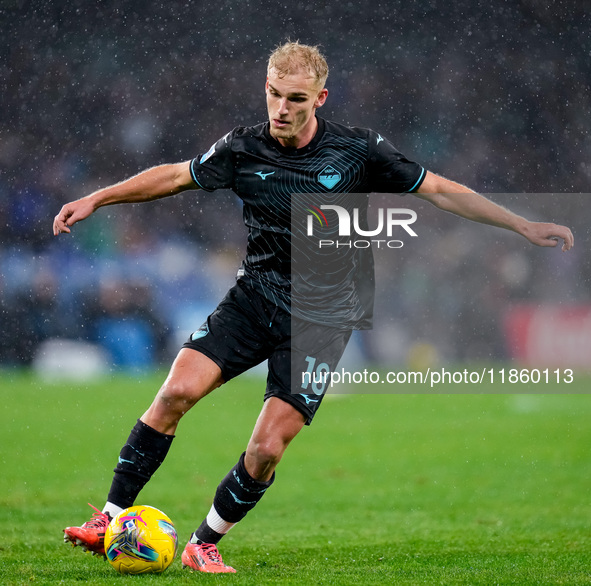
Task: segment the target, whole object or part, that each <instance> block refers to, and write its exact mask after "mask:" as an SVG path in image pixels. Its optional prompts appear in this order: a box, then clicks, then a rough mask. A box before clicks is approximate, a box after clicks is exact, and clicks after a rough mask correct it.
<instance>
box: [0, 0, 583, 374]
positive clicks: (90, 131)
mask: <svg viewBox="0 0 591 586" xmlns="http://www.w3.org/2000/svg"><path fill="white" fill-rule="evenodd" d="M553 6H554V5H551V6H542V5H541V3H539V2H535V1H534V0H522V1H520V2H504V1H503V2H495V1H493V2H492V3H491V2H486V3H485V2H460V3H454V4H453V5H449V3H438V2H434V3H423V2H414V3H413V2H411V3H408V2H407V3H402V2H400V3H398V2H357V3H355V2H352V3H336V2H334V3H330V2H329V3H325V4H324V5H322V6H313V5H312V4H306V3H298V2H296V3H291V4H290V5H281V4H276V5H274V6H273V7H269V6H268V4H267V3H265V2H263V1H262V0H254V1H253V0H248V1H246V2H244V3H235V2H230V1H229V0H222V1H221V2H219V3H217V4H216V6H215V7H210V6H205V5H202V4H201V3H199V2H198V3H190V4H187V3H181V2H177V1H174V0H173V1H172V2H167V3H156V2H139V1H137V0H135V1H130V2H126V3H124V4H121V3H116V2H114V1H107V2H101V3H99V4H98V5H96V6H90V5H89V3H86V2H82V1H81V0H73V1H71V2H67V3H66V2H60V1H58V2H51V3H41V2H26V1H16V0H15V1H13V2H10V1H9V2H5V3H3V4H2V8H0V12H1V13H2V18H1V19H0V28H1V31H2V41H0V43H1V51H2V59H1V60H0V79H1V80H2V85H3V100H2V108H1V111H0V167H1V173H0V304H1V305H0V328H1V331H2V332H3V335H2V337H1V339H0V363H9V364H26V363H29V362H30V361H31V360H32V359H33V356H34V354H35V351H36V348H37V347H38V344H39V342H40V341H42V340H44V339H47V338H52V337H63V338H71V339H83V340H88V341H93V342H97V343H99V344H103V345H104V346H105V347H108V349H109V352H110V353H111V356H112V360H113V362H114V363H116V364H120V365H123V366H125V365H126V364H127V362H129V361H130V360H131V361H132V362H133V363H134V364H152V363H158V362H159V361H163V360H168V358H169V356H170V353H171V347H172V346H174V345H175V344H178V340H179V335H180V334H178V330H181V331H183V332H184V334H183V335H188V334H189V333H190V332H191V330H192V329H196V328H197V327H198V326H199V325H200V323H186V322H187V320H188V317H187V316H195V317H194V319H200V317H199V316H201V315H202V314H203V313H204V312H206V311H207V309H209V308H212V307H213V306H214V305H215V301H216V300H217V299H218V298H219V296H220V294H221V293H222V292H223V291H224V290H225V289H226V288H227V285H228V284H229V283H231V280H232V278H233V274H234V273H235V270H236V268H237V266H238V264H239V262H240V258H241V255H242V254H243V251H244V245H245V234H246V231H245V229H244V227H243V226H242V223H241V208H240V202H239V201H238V200H237V198H236V197H235V196H234V195H233V194H232V193H230V192H226V191H223V192H218V193H215V194H209V193H193V192H191V193H186V194H183V195H181V196H177V197H175V198H172V199H169V200H165V201H162V202H158V203H152V204H147V205H146V204H144V205H139V206H127V207H116V208H105V209H102V210H100V211H99V212H98V213H97V214H96V216H95V217H93V218H91V219H89V220H88V221H87V222H86V224H85V225H80V226H77V227H76V229H75V230H74V233H73V234H72V235H70V236H65V237H64V236H62V237H60V238H54V237H53V236H52V234H51V222H52V219H53V216H54V215H55V214H57V212H58V211H59V209H60V207H61V206H62V205H63V204H64V203H65V202H67V201H69V200H71V199H74V198H77V197H80V196H82V195H85V194H87V193H89V192H91V191H93V190H94V189H96V188H98V187H101V186H105V185H108V184H111V183H113V182H116V181H118V180H121V179H124V178H125V177H127V176H129V175H131V174H134V173H136V172H138V171H140V170H142V169H144V168H146V167H149V166H152V165H155V164H158V163H162V162H176V161H181V160H188V159H190V158H192V157H194V156H197V155H199V154H201V153H203V152H205V151H206V150H207V149H208V148H209V146H210V145H211V143H213V142H214V141H215V140H217V139H218V138H219V137H220V136H223V135H224V134H225V133H226V132H228V131H229V130H231V129H232V128H233V127H234V126H237V125H249V124H254V123H257V122H259V121H263V120H264V119H265V116H266V112H265V105H264V95H263V89H264V88H263V84H264V79H265V69H266V59H267V56H268V54H269V52H270V51H271V50H272V49H273V47H274V46H275V45H277V44H278V43H280V42H283V41H284V40H286V39H287V38H291V39H296V38H297V39H300V40H301V41H302V42H310V43H315V44H316V43H320V44H321V46H322V49H323V51H324V52H325V54H326V55H327V57H328V60H329V65H330V66H331V72H330V75H329V80H328V84H327V87H328V89H329V100H328V103H327V105H326V106H325V107H324V108H323V110H322V111H321V112H320V114H321V115H323V116H325V117H327V118H331V119H333V120H335V121H338V122H344V123H347V124H351V125H357V126H366V127H372V128H374V129H376V130H378V131H379V132H381V133H382V134H383V135H384V136H387V137H388V138H390V140H392V142H394V144H396V146H397V147H398V148H399V149H400V150H401V151H403V152H404V153H405V154H406V155H407V156H408V157H409V158H411V159H415V160H417V161H419V162H420V163H422V164H423V165H424V166H425V167H427V168H428V169H430V170H433V171H435V172H439V173H441V174H443V175H446V176H448V177H450V178H452V179H455V180H457V181H460V182H462V183H466V184H468V185H470V186H472V187H474V188H475V189H477V190H480V191H482V192H485V193H488V194H501V193H521V194H534V193H550V192H553V193H555V194H557V195H556V196H555V198H554V200H551V201H550V203H548V204H547V206H546V207H545V208H543V209H542V208H540V207H539V206H538V204H537V201H538V200H536V199H535V198H534V197H533V196H531V195H529V196H527V197H523V198H521V199H519V198H517V199H516V200H515V203H516V205H517V207H518V208H519V211H521V212H523V213H524V214H526V215H528V216H530V217H532V216H533V218H534V219H548V220H552V221H561V222H564V223H567V224H569V225H570V224H573V223H574V224H576V225H577V227H579V233H578V234H577V237H578V238H579V239H580V240H579V241H581V239H583V240H584V238H585V237H586V230H587V229H586V225H587V224H588V223H589V222H588V221H586V218H587V216H590V215H591V214H589V212H587V209H588V208H589V206H585V201H584V198H583V199H582V198H581V197H580V196H579V197H575V196H572V197H571V196H567V195H564V194H569V193H585V192H586V191H588V187H587V186H588V184H589V180H590V178H591V163H590V162H589V158H588V153H589V152H590V151H591V136H590V134H589V120H591V92H589V88H588V80H589V79H591V59H590V58H589V56H590V55H591V41H590V37H589V35H588V34H587V33H588V28H589V27H588V25H589V22H588V20H589V16H588V10H587V9H586V7H585V4H584V3H583V2H571V3H568V6H567V5H565V6H562V8H561V9H560V10H558V7H556V8H553ZM559 194H563V195H559ZM552 201H554V202H555V203H556V202H557V201H559V204H558V205H554V206H553V205H552ZM403 203H404V204H405V205H406V202H403ZM546 212H547V213H551V214H552V215H553V217H546V216H545V215H544V213H546ZM422 213H423V217H424V218H425V220H424V221H425V222H428V223H426V224H425V226H429V234H430V236H429V237H428V238H427V236H425V237H423V234H421V236H422V239H421V246H420V247H414V248H410V247H409V248H407V249H405V254H404V256H403V257H399V258H398V260H394V259H393V258H388V259H387V260H386V261H380V260H379V262H378V266H379V267H380V266H381V265H382V264H383V263H384V262H385V263H386V265H385V268H384V270H383V273H384V274H390V272H391V271H393V273H392V274H395V276H396V278H395V282H394V283H393V285H392V288H390V287H389V285H388V286H386V285H385V288H386V290H387V292H388V293H387V294H383V295H382V294H380V295H379V296H378V310H379V311H380V312H383V313H381V315H383V316H384V319H382V320H381V324H380V325H381V326H383V325H384V324H388V323H391V324H393V325H392V328H389V327H387V328H386V329H384V334H383V336H382V337H380V333H379V331H378V332H377V335H376V337H375V338H374V342H373V343H372V344H369V343H368V344H365V346H366V348H365V350H366V351H367V352H369V353H370V354H372V355H373V356H377V355H378V354H379V352H378V351H377V350H376V349H375V346H376V345H380V344H378V342H376V341H379V340H381V339H382V338H383V339H387V338H388V336H390V338H389V339H391V340H393V339H394V338H395V336H394V334H393V333H392V332H393V331H394V330H395V331H396V332H406V334H405V335H404V336H399V338H400V345H401V346H402V347H403V346H404V345H405V344H406V345H408V339H410V338H412V337H413V335H414V336H415V338H416V339H417V340H419V339H423V338H429V339H434V338H436V339H438V340H440V346H442V348H444V352H447V353H449V354H450V357H451V358H452V359H464V358H469V357H470V356H471V355H473V354H478V355H484V356H492V357H497V358H498V357H502V356H503V344H502V339H501V335H500V333H499V332H496V333H495V332H494V331H493V330H491V328H490V326H485V325H482V324H480V321H484V322H486V323H493V322H494V319H493V318H494V317H497V318H498V316H499V311H500V307H501V306H502V304H503V302H504V301H506V300H507V299H510V300H515V299H517V300H519V299H530V300H533V301H540V300H544V296H546V295H548V290H549V289H551V290H553V291H554V292H555V294H556V295H557V298H560V299H562V300H567V301H568V300H571V301H573V302H584V301H588V295H587V291H586V287H585V283H586V282H587V281H586V277H587V275H588V273H589V267H588V266H587V260H586V258H585V256H584V255H583V254H582V253H581V252H577V251H573V253H572V254H571V255H570V256H569V257H568V259H567V260H565V259H566V257H565V258H562V257H559V256H557V255H556V254H554V252H555V251H552V253H551V254H550V255H548V254H546V253H547V251H544V254H543V255H540V254H539V251H533V250H531V251H530V250H528V251H524V249H523V246H522V245H521V243H520V244H519V245H516V244H514V242H515V241H509V244H507V241H506V240H502V243H499V244H497V245H494V242H495V236H494V234H493V235H492V236H491V238H492V239H493V240H492V241H493V245H490V244H482V246H480V247H479V246H474V245H470V246H469V247H468V248H469V250H467V247H466V244H465V242H466V241H464V240H463V238H468V236H465V235H462V234H464V233H461V232H460V228H458V227H457V224H454V223H451V224H450V223H449V219H448V218H444V219H437V216H432V212H431V211H423V212H422ZM432 226H433V228H431V227H432ZM439 229H441V230H442V231H441V232H438V230H439ZM462 229H465V230H468V228H462ZM479 234H480V233H479ZM487 234H489V233H488V232H487ZM478 238H479V237H478V236H476V242H478ZM483 242H484V241H483ZM486 242H489V241H488V240H487V241H486ZM499 242H500V241H499ZM442 243H444V245H443V244H442ZM428 244H429V245H431V248H429V246H428ZM514 246H515V248H514ZM442 255H444V258H442ZM485 257H486V258H487V259H489V260H490V262H491V264H492V266H495V267H496V268H495V270H498V271H500V273H499V274H501V275H505V277H500V278H498V279H493V278H491V281H490V282H488V283H485V284H484V286H481V285H483V284H482V283H478V282H473V281H474V278H473V276H474V272H473V271H472V270H471V266H472V265H473V264H474V263H477V264H478V265H482V264H484V259H485ZM559 258H560V260H558V259H559ZM392 262H399V263H402V264H401V265H400V266H396V267H395V268H393V269H391V268H390V265H389V264H388V263H392ZM503 267H504V268H503ZM503 271H504V272H503ZM442 272H443V274H442ZM496 274H497V273H495V275H496ZM556 274H558V275H560V276H561V277H562V278H563V280H562V281H561V282H560V283H555V282H554V281H553V283H554V285H552V287H538V286H533V285H532V282H531V280H530V278H533V277H534V276H536V275H538V277H539V278H540V279H541V281H540V282H541V283H543V282H544V279H546V280H547V279H548V275H556ZM507 275H508V276H507ZM444 276H445V277H446V281H445V282H446V283H447V279H448V280H449V283H452V284H454V285H457V284H458V283H459V284H462V286H461V287H460V293H458V292H457V291H456V289H453V287H452V286H451V285H445V284H443V285H442V283H443V277H444ZM499 279H500V280H499ZM528 284H529V285H528ZM390 299H391V300H392V303H389V302H388V301H386V300H390ZM491 319H493V322H491V321H490V320H491ZM487 320H488V321H487ZM497 323H498V319H497ZM394 326H395V327H394ZM484 332H486V335H485V334H484ZM392 336H394V338H393V337H392ZM121 340H126V341H127V342H126V344H127V346H126V344H123V347H121ZM133 340H136V341H137V343H136V344H135V345H134V344H132V341H133ZM390 345H391V346H393V345H395V344H394V342H393V341H391V342H390ZM131 347H133V348H134V350H133V357H132V359H130V358H129V351H128V352H127V354H126V352H125V350H126V348H127V350H129V348H131Z"/></svg>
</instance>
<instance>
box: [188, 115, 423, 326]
mask: <svg viewBox="0 0 591 586" xmlns="http://www.w3.org/2000/svg"><path fill="white" fill-rule="evenodd" d="M191 173H192V176H193V179H194V181H195V183H196V184H197V185H198V186H199V187H200V188H201V189H204V190H206V191H214V190H216V189H222V188H229V189H232V190H233V191H234V192H235V193H236V194H237V195H238V196H239V197H240V198H241V199H242V201H243V202H244V207H243V215H244V222H245V224H246V226H247V227H248V230H249V235H248V245H247V253H246V259H245V261H244V263H243V269H244V278H245V279H246V280H247V282H249V283H250V284H251V285H252V286H253V287H254V288H255V289H256V290H257V291H259V292H260V293H261V294H262V295H264V296H265V297H266V298H267V299H269V300H270V301H271V302H273V303H275V304H276V305H277V306H279V307H282V308H283V309H286V310H288V311H291V312H292V313H293V314H296V315H298V317H301V318H303V319H307V320H309V321H313V322H316V323H323V324H326V325H331V326H337V327H343V328H356V329H365V328H369V327H371V316H372V312H373V258H372V256H371V250H370V249H354V248H353V249H346V248H341V250H340V253H339V255H340V256H338V257H335V256H326V251H325V254H324V255H323V254H319V253H318V251H317V245H316V244H315V241H314V240H313V239H312V238H310V237H309V234H308V233H307V232H306V225H307V222H308V221H309V220H308V219H307V218H308V216H309V215H310V214H311V213H313V212H314V210H317V209H319V208H320V206H321V205H337V202H338V205H342V206H345V207H346V208H347V209H348V210H349V211H350V212H351V213H352V212H353V210H354V209H358V210H359V216H360V218H361V224H360V225H363V223H364V222H365V221H366V220H365V218H366V211H367V194H368V193H370V192H381V193H407V192H411V191H414V190H416V189H418V187H419V186H420V184H421V182H422V181H423V179H424V176H425V170H424V169H423V168H422V167H421V166H420V165H419V164H417V163H414V162H411V161H409V160H408V159H406V158H405V157H404V156H403V155H402V154H401V153H400V152H399V151H398V150H397V149H396V148H395V147H394V146H393V145H392V144H391V143H390V142H389V141H387V140H385V139H384V138H383V137H382V136H380V135H379V134H378V133H376V132H374V131H372V130H368V129H362V128H350V127H347V126H343V125H341V124H336V123H333V122H328V121H326V120H323V119H321V118H318V131H317V133H316V136H315V137H314V139H313V140H312V141H311V142H310V143H309V144H308V145H306V146H305V147H303V148H301V149H295V148H288V147H283V146H282V145H281V144H280V143H279V142H278V141H277V140H275V139H274V138H272V137H271V135H270V133H269V123H268V122H267V123H263V124H259V125H257V126H251V127H238V128H235V129H234V130H233V131H232V132H230V133H228V134H227V135H226V136H224V137H223V138H222V139H220V140H219V141H218V142H216V143H215V144H214V145H213V146H212V147H211V148H210V149H209V151H207V153H205V154H204V155H202V156H201V157H198V158H195V159H194V160H193V161H192V162H191ZM351 217H352V216H351ZM325 219H326V218H325ZM331 223H332V224H333V225H334V222H331ZM294 226H299V227H300V228H301V229H297V228H296V229H294ZM296 265H297V270H294V269H295V267H296ZM331 266H332V267H333V268H335V269H336V270H331V269H330V268H328V269H327V267H331ZM327 270H328V274H327ZM296 292H297V293H298V294H297V296H296Z"/></svg>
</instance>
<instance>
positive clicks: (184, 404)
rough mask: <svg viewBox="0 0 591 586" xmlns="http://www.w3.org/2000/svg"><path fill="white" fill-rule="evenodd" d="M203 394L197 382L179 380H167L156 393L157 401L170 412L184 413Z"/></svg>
mask: <svg viewBox="0 0 591 586" xmlns="http://www.w3.org/2000/svg"><path fill="white" fill-rule="evenodd" d="M205 394H206V392H205V391H204V390H202V389H201V388H200V386H199V384H198V382H195V381H188V380H185V379H179V378H175V379H168V380H166V382H165V383H164V384H163V385H162V388H161V389H160V391H159V393H158V401H159V402H160V403H161V404H162V405H163V406H165V407H166V408H168V409H170V410H173V411H178V412H179V413H185V412H186V411H188V410H189V409H190V408H191V407H193V405H195V403H197V401H199V399H201V398H202V397H203V396H204V395H205Z"/></svg>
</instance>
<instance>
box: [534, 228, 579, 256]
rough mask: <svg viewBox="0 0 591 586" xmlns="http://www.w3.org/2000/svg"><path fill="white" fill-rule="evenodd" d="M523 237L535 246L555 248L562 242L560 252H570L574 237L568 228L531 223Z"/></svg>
mask: <svg viewBox="0 0 591 586" xmlns="http://www.w3.org/2000/svg"><path fill="white" fill-rule="evenodd" d="M525 237H526V238H527V239H528V240H529V241H530V242H531V243H533V244H536V245H537V246H550V247H555V246H557V245H558V243H559V242H560V241H561V240H562V250H563V251H567V250H570V249H571V248H572V247H573V246H574V244H575V237H574V236H573V233H572V232H571V231H570V229H569V228H567V227H566V226H560V225H558V224H546V223H544V222H531V223H530V224H529V230H528V231H527V232H526V234H525Z"/></svg>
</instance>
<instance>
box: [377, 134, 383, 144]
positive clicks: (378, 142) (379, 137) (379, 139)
mask: <svg viewBox="0 0 591 586" xmlns="http://www.w3.org/2000/svg"><path fill="white" fill-rule="evenodd" d="M383 140H384V139H383V138H382V135H381V134H378V139H377V141H376V144H380V143H381V142H382V141H383Z"/></svg>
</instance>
